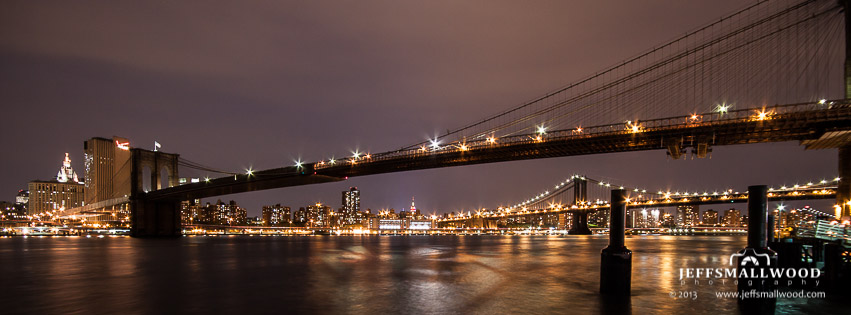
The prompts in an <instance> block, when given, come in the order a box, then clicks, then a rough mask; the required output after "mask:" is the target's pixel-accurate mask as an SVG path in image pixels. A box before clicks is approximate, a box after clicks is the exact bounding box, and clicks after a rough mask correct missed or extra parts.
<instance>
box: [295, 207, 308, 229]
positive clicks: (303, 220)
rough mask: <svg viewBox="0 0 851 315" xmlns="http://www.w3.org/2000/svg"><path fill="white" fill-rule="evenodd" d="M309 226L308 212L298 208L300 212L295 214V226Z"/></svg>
mask: <svg viewBox="0 0 851 315" xmlns="http://www.w3.org/2000/svg"><path fill="white" fill-rule="evenodd" d="M306 224H307V210H306V209H304V207H301V208H298V211H295V212H293V225H296V226H305V225H306Z"/></svg>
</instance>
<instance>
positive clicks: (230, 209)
mask: <svg viewBox="0 0 851 315" xmlns="http://www.w3.org/2000/svg"><path fill="white" fill-rule="evenodd" d="M205 208H206V209H205V212H206V213H205V214H206V215H204V217H205V219H206V221H208V222H207V223H209V224H218V225H245V224H246V223H247V219H248V213H247V211H245V209H244V208H242V207H240V206H238V205H237V204H236V201H233V200H231V201H230V202H228V203H224V202H222V200H221V199H220V200H218V201H216V204H215V205H210V204H207V207H205Z"/></svg>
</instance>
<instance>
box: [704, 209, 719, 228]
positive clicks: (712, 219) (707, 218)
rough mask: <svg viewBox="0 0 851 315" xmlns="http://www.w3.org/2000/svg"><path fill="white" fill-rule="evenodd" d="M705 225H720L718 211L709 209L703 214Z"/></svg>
mask: <svg viewBox="0 0 851 315" xmlns="http://www.w3.org/2000/svg"><path fill="white" fill-rule="evenodd" d="M703 224H704V225H716V224H718V211H715V210H712V209H709V210H706V211H704V212H703Z"/></svg>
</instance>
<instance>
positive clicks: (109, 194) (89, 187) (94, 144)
mask: <svg viewBox="0 0 851 315" xmlns="http://www.w3.org/2000/svg"><path fill="white" fill-rule="evenodd" d="M83 150H84V152H85V174H86V178H85V187H86V191H85V200H84V201H85V203H86V204H92V203H95V202H98V201H104V200H109V199H113V198H120V197H127V196H129V195H130V171H131V168H132V167H131V165H130V141H129V140H127V139H125V138H121V137H112V139H106V138H99V137H96V138H91V139H89V140H86V141H85V142H83Z"/></svg>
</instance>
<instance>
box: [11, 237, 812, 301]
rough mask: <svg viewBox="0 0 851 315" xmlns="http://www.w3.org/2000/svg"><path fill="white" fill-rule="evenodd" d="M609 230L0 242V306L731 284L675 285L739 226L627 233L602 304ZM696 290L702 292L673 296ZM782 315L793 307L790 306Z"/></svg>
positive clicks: (484, 296)
mask: <svg viewBox="0 0 851 315" xmlns="http://www.w3.org/2000/svg"><path fill="white" fill-rule="evenodd" d="M606 244H607V238H606V237H605V236H567V237H561V236H315V237H183V238H178V239H132V238H105V239H86V238H77V237H66V238H63V237H56V238H3V239H0V276H2V286H3V292H4V293H3V294H2V295H0V305H2V306H3V308H4V309H3V312H4V313H34V312H39V313H48V314H53V313H66V312H87V313H89V312H91V313H130V314H137V313H138V314H149V313H177V312H193V313H199V312H212V313H225V312H227V313H237V312H240V313H241V312H266V313H280V312H285V311H289V312H301V313H331V314H339V313H368V314H386V313H393V314H445V313H459V314H468V313H482V314H490V313H513V314H520V313H538V314H541V313H599V312H601V311H603V312H617V313H622V312H631V313H637V314H644V313H687V312H690V313H695V312H696V313H717V312H736V311H737V306H736V301H735V300H718V299H716V298H715V296H714V292H715V291H719V290H735V285H734V284H733V283H730V282H728V283H726V284H720V283H716V284H714V285H708V284H700V285H695V284H694V283H687V284H686V285H681V284H680V282H679V280H678V277H679V268H717V267H725V266H726V260H725V259H726V258H727V257H729V255H730V254H731V253H733V252H736V251H738V250H739V249H741V248H742V247H743V246H744V244H745V237H744V236H713V237H707V236H640V237H628V238H627V240H626V244H627V247H629V248H630V249H631V250H632V251H633V256H634V258H633V271H632V272H633V278H632V283H633V286H632V288H633V289H632V298H631V300H630V301H629V303H622V302H618V301H615V302H612V301H603V300H601V298H600V296H599V294H598V289H599V277H600V250H601V249H603V248H604V247H605V246H606ZM677 290H688V291H693V290H696V291H698V299H697V300H684V299H673V298H671V297H670V296H669V292H673V291H677ZM784 307H785V306H783V305H781V307H780V310H781V311H794V310H795V309H796V308H795V307H796V306H794V305H793V306H789V307H785V308H784Z"/></svg>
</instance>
